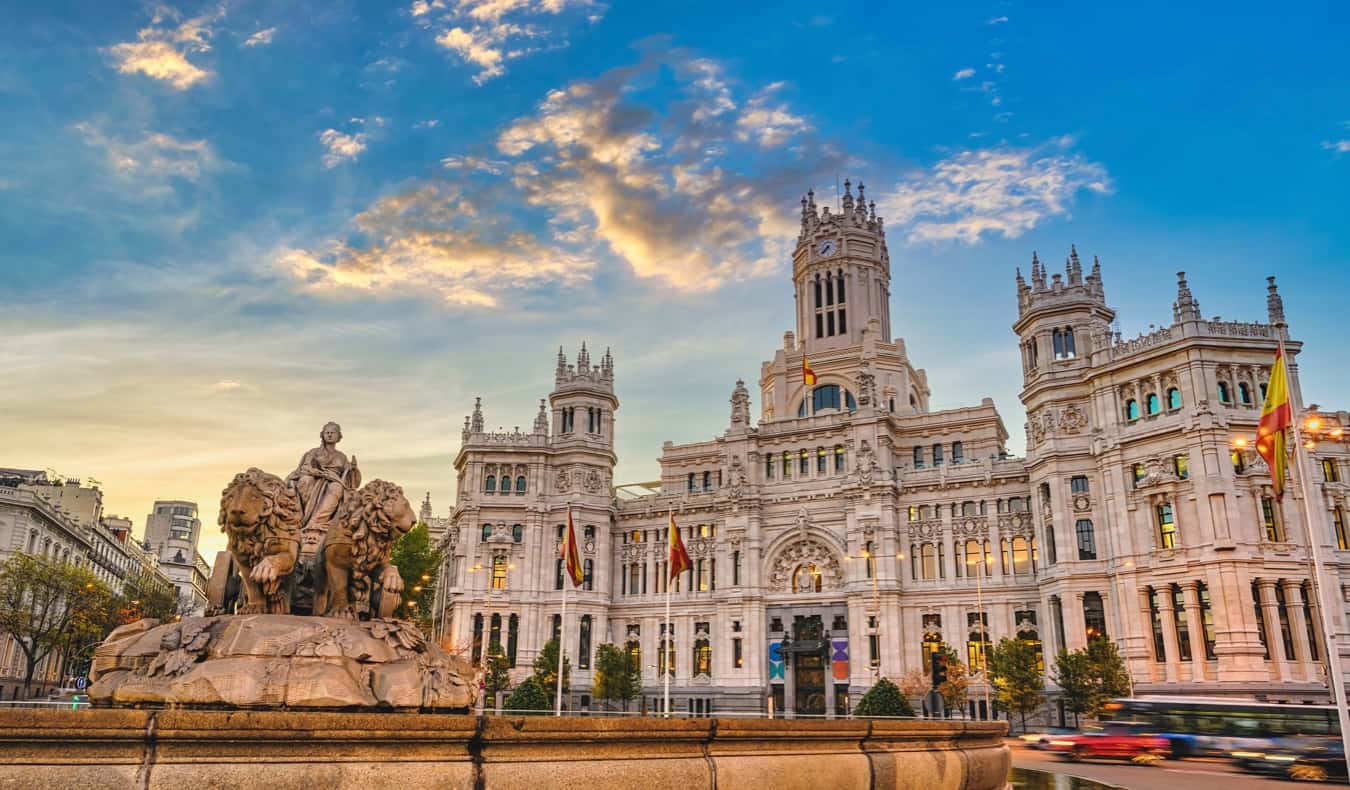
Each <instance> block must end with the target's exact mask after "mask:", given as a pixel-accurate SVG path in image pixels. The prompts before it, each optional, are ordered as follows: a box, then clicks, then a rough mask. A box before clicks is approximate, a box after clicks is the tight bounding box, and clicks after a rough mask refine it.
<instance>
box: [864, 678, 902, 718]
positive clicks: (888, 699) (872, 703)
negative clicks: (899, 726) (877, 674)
mask: <svg viewBox="0 0 1350 790" xmlns="http://www.w3.org/2000/svg"><path fill="white" fill-rule="evenodd" d="M853 715H854V716H861V717H863V718H867V717H871V716H913V715H914V708H913V707H911V706H910V704H909V700H907V699H905V696H904V695H903V694H901V693H900V689H899V688H897V687H896V685H895V684H894V683H892V682H891V681H889V680H887V679H886V678H882V679H880V680H878V681H877V683H876V685H875V686H873V687H872V688H870V689H868V690H867V693H866V694H864V695H863V698H862V699H861V700H859V702H858V707H856V708H854V709H853Z"/></svg>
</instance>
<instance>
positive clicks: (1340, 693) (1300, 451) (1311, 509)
mask: <svg viewBox="0 0 1350 790" xmlns="http://www.w3.org/2000/svg"><path fill="white" fill-rule="evenodd" d="M1286 326H1287V325H1286V324H1285V323H1284V322H1283V321H1281V322H1279V323H1277V324H1275V334H1276V339H1277V342H1278V343H1279V349H1280V364H1282V365H1284V370H1285V381H1286V382H1287V381H1288V379H1289V358H1288V357H1286V356H1285V355H1284V332H1285V328H1286ZM1289 412H1290V414H1289V422H1290V424H1291V426H1292V427H1293V429H1294V467H1295V469H1297V477H1298V487H1299V492H1300V494H1301V495H1302V497H1303V508H1304V513H1305V514H1306V519H1305V521H1304V532H1305V534H1306V535H1307V536H1308V550H1309V551H1310V552H1311V553H1312V566H1313V573H1312V586H1313V595H1314V596H1315V597H1316V598H1317V603H1318V606H1317V609H1318V612H1319V613H1320V614H1321V620H1322V641H1323V643H1324V645H1323V647H1324V651H1325V653H1326V670H1327V689H1328V690H1329V691H1330V692H1331V703H1332V704H1333V705H1335V706H1336V714H1337V716H1338V717H1339V719H1340V726H1341V748H1342V749H1343V752H1342V757H1343V758H1344V759H1350V707H1347V703H1346V697H1345V675H1344V674H1343V671H1342V668H1341V652H1340V639H1339V636H1340V635H1339V634H1338V633H1336V631H1335V630H1334V628H1335V620H1334V619H1333V618H1332V616H1331V606H1330V603H1331V602H1330V601H1328V599H1327V596H1325V595H1324V594H1323V591H1324V590H1326V589H1327V587H1326V585H1325V584H1324V583H1323V578H1322V551H1321V543H1322V541H1321V539H1320V537H1321V534H1322V532H1321V530H1320V529H1318V530H1314V529H1313V522H1314V519H1316V521H1317V522H1318V523H1319V526H1320V522H1321V520H1322V519H1321V512H1322V509H1321V508H1320V507H1318V506H1316V505H1315V503H1314V500H1313V497H1312V494H1311V492H1310V491H1309V490H1308V472H1307V470H1308V467H1307V466H1305V464H1304V462H1305V460H1306V456H1307V454H1306V453H1305V452H1304V448H1303V431H1302V430H1301V429H1300V423H1299V419H1298V413H1297V412H1296V411H1295V410H1294V399H1293V397H1292V393H1290V398H1289ZM1339 598H1340V597H1339V596H1337V599H1336V601H1335V603H1336V605H1337V606H1339V605H1340V600H1339Z"/></svg>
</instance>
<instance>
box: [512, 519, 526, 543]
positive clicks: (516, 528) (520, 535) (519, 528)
mask: <svg viewBox="0 0 1350 790" xmlns="http://www.w3.org/2000/svg"><path fill="white" fill-rule="evenodd" d="M524 539H525V527H524V525H522V524H512V525H511V540H512V541H514V542H515V543H520V542H521V541H523V540H524Z"/></svg>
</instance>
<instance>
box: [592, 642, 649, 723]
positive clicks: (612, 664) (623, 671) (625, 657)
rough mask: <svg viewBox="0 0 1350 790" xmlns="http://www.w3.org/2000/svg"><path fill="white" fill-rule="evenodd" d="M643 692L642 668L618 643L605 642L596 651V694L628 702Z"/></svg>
mask: <svg viewBox="0 0 1350 790" xmlns="http://www.w3.org/2000/svg"><path fill="white" fill-rule="evenodd" d="M641 693H642V669H641V667H638V666H636V665H635V663H634V661H633V656H632V654H631V653H629V652H628V651H627V650H625V649H623V648H621V647H619V646H618V645H611V644H603V645H600V646H599V647H598V648H597V649H596V651H595V695H596V696H597V697H599V698H600V699H603V700H605V701H607V702H615V701H618V702H622V703H623V709H624V711H627V710H628V702H629V701H630V700H633V699H636V698H637V697H638V695H640V694H641Z"/></svg>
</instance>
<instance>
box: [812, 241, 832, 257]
mask: <svg viewBox="0 0 1350 790" xmlns="http://www.w3.org/2000/svg"><path fill="white" fill-rule="evenodd" d="M835 249H836V246H835V243H834V239H825V240H824V241H822V242H821V243H820V244H818V245H816V254H817V255H819V256H820V257H822V258H828V257H830V256H831V255H833V254H834V251H835Z"/></svg>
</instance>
